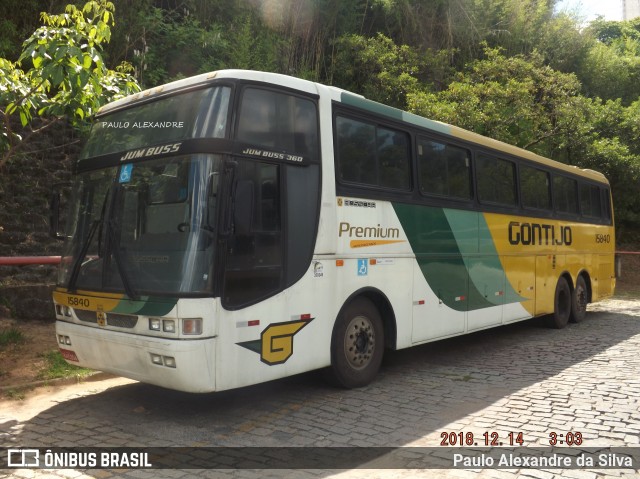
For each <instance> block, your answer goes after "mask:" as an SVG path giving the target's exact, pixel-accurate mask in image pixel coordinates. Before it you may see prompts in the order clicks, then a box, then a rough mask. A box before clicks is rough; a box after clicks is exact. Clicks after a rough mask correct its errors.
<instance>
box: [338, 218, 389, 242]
mask: <svg viewBox="0 0 640 479" xmlns="http://www.w3.org/2000/svg"><path fill="white" fill-rule="evenodd" d="M343 235H344V236H348V237H349V238H399V237H400V230H399V229H398V228H385V227H383V226H380V225H379V224H378V226H351V225H350V224H349V223H347V222H344V221H343V222H342V223H340V226H339V229H338V236H340V237H342V236H343Z"/></svg>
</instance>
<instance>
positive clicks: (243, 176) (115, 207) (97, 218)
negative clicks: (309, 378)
mask: <svg viewBox="0 0 640 479" xmlns="http://www.w3.org/2000/svg"><path fill="white" fill-rule="evenodd" d="M72 191H73V194H72V198H71V200H70V203H69V214H68V216H67V221H66V226H65V232H64V233H62V234H61V233H57V234H58V235H61V236H64V237H65V238H66V246H65V252H64V255H63V261H62V264H61V266H60V269H59V276H58V286H57V288H56V290H55V292H54V294H53V298H54V302H55V309H56V317H57V323H56V334H57V339H58V342H59V347H60V350H61V352H62V355H63V356H64V357H65V359H66V360H67V361H69V362H70V363H72V364H77V365H81V366H86V367H89V368H94V369H98V370H102V371H108V372H110V373H114V374H117V375H121V376H125V377H129V378H133V379H136V380H139V381H142V382H146V383H151V384H156V385H159V386H164V387H167V388H171V389H177V390H183V391H191V392H207V391H221V390H226V389H230V388H237V387H241V386H246V385H250V384H255V383H259V382H263V381H269V380H273V379H277V378H282V377H285V376H289V375H293V374H298V373H302V372H305V371H310V370H313V369H320V368H327V371H329V372H330V373H331V374H332V375H333V377H334V380H335V381H336V382H337V383H338V384H341V385H342V386H344V387H359V386H362V385H365V384H367V383H369V382H371V381H372V380H373V378H374V376H375V375H376V373H377V371H378V369H379V367H380V363H381V360H382V355H383V352H384V350H385V349H391V350H394V349H401V348H407V347H410V346H414V345H418V344H423V343H427V342H430V341H434V340H439V339H443V338H449V337H452V336H457V335H462V334H466V333H471V332H474V331H479V330H482V329H486V328H492V327H495V326H500V325H504V324H508V323H512V322H515V321H520V320H526V319H529V318H532V317H537V316H546V321H547V322H548V323H549V325H550V326H552V327H554V328H563V327H565V326H566V325H567V323H568V322H570V321H573V322H578V321H581V320H582V319H583V318H584V317H585V314H586V307H587V304H588V303H590V302H593V301H598V300H601V299H603V298H606V297H608V296H611V295H612V293H613V290H614V287H615V274H614V244H615V239H614V226H613V213H612V202H611V192H610V187H609V184H608V182H607V180H606V178H605V177H604V176H603V175H601V174H600V173H597V172H595V171H589V170H580V169H578V168H576V167H573V166H568V165H565V164H561V163H558V162H555V161H552V160H549V159H545V158H542V157H540V156H537V155H535V154H533V153H531V152H529V151H525V150H522V149H519V148H516V147H513V146H510V145H507V144H504V143H501V142H499V141H495V140H492V139H489V138H485V137H483V136H480V135H477V134H474V133H470V132H468V131H465V130H462V129H460V128H456V127H454V126H450V125H447V124H443V123H440V122H436V121H432V120H428V119H425V118H422V117H419V116H416V115H413V114H410V113H406V112H403V111H400V110H397V109H394V108H390V107H387V106H384V105H382V104H379V103H376V102H373V101H370V100H367V99H365V98H363V97H362V96H359V95H356V94H353V93H349V92H347V91H344V90H340V89H338V88H334V87H330V86H325V85H321V84H318V83H313V82H310V81H305V80H301V79H297V78H291V77H288V76H283V75H278V74H271V73H262V72H254V71H240V70H225V71H218V72H213V73H207V74H203V75H199V76H195V77H193V78H188V79H183V80H179V81H176V82H173V83H169V84H167V85H164V86H160V87H157V88H152V89H149V90H147V91H144V92H142V93H139V94H136V95H133V96H129V97H127V98H125V99H122V100H119V101H116V102H113V103H111V104H109V105H106V106H105V107H103V108H102V109H101V111H100V112H99V114H98V116H97V118H96V122H95V124H94V126H93V128H92V131H91V134H90V137H89V138H88V141H87V144H86V147H85V148H84V151H83V153H82V155H81V157H80V158H79V159H78V160H77V162H76V163H75V167H74V186H73V188H72ZM57 215H58V211H57V207H54V210H53V211H52V218H53V229H54V232H56V231H57V224H58V221H57Z"/></svg>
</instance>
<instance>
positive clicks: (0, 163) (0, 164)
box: [0, 116, 62, 168]
mask: <svg viewBox="0 0 640 479" xmlns="http://www.w3.org/2000/svg"><path fill="white" fill-rule="evenodd" d="M61 119H62V117H60V116H57V117H54V118H52V119H51V120H49V122H48V123H45V124H44V125H43V126H41V127H40V128H36V129H35V130H33V129H32V130H31V131H30V132H29V134H28V135H27V136H25V137H24V138H23V139H22V141H20V142H19V143H18V144H13V145H11V146H10V147H9V149H8V150H7V151H6V152H4V154H3V155H2V158H0V168H3V167H4V165H6V164H7V163H8V161H9V160H10V159H11V157H12V156H14V155H15V154H16V152H17V151H19V150H21V149H22V148H24V146H25V145H26V144H27V143H28V142H29V140H30V139H31V138H32V137H33V136H34V135H38V134H40V133H42V132H43V131H45V130H48V129H49V128H51V127H52V126H53V125H55V124H57V123H58V122H59V121H60V120H61ZM7 125H8V122H7Z"/></svg>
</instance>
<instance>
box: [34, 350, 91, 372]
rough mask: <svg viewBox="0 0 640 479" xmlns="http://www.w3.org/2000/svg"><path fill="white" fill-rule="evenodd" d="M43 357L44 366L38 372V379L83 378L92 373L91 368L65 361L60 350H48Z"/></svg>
mask: <svg viewBox="0 0 640 479" xmlns="http://www.w3.org/2000/svg"><path fill="white" fill-rule="evenodd" d="M43 357H44V359H45V361H46V367H45V369H43V370H42V371H40V373H39V374H38V377H39V378H40V379H60V378H84V377H87V376H89V375H91V374H92V373H93V370H91V369H87V368H81V367H79V366H74V365H72V364H69V363H67V362H66V361H65V360H64V358H63V357H62V355H61V354H60V351H49V352H48V353H46V354H43Z"/></svg>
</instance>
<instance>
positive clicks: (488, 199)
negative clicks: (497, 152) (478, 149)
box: [476, 154, 516, 206]
mask: <svg viewBox="0 0 640 479" xmlns="http://www.w3.org/2000/svg"><path fill="white" fill-rule="evenodd" d="M476 164H477V170H478V171H477V178H478V198H479V199H480V201H481V202H483V203H493V204H498V205H508V206H515V205H516V165H515V164H514V163H513V162H511V161H507V160H503V159H501V158H496V157H493V156H488V155H483V154H480V155H478V160H477V162H476Z"/></svg>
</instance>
